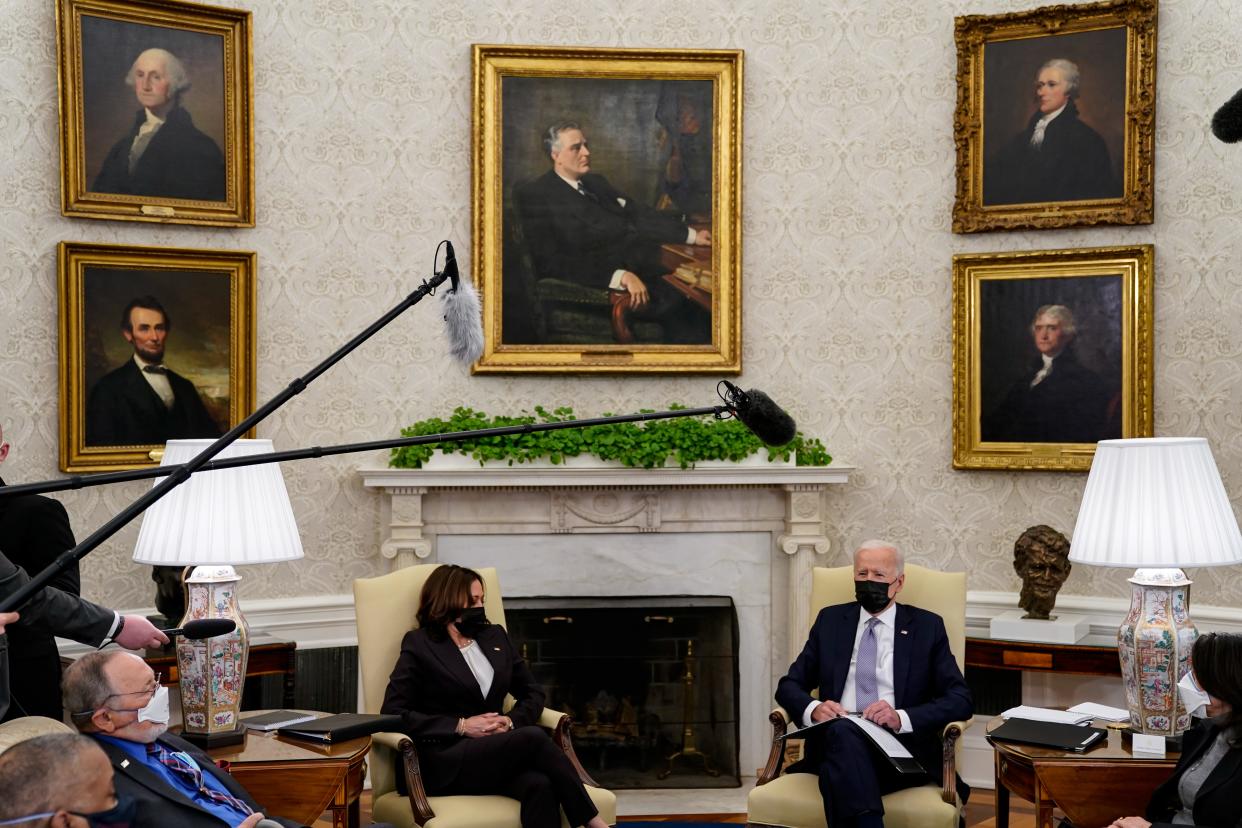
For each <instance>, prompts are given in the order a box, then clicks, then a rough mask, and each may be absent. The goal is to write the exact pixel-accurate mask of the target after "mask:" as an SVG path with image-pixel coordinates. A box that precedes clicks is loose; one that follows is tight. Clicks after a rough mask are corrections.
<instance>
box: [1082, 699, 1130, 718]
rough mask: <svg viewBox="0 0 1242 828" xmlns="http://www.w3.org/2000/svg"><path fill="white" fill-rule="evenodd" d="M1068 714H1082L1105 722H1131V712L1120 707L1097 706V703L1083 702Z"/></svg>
mask: <svg viewBox="0 0 1242 828" xmlns="http://www.w3.org/2000/svg"><path fill="white" fill-rule="evenodd" d="M1067 712H1069V713H1082V714H1083V715H1089V716H1093V717H1095V718H1097V719H1100V720H1102V721H1105V722H1128V721H1130V711H1129V710H1122V709H1121V708H1120V707H1109V706H1108V705H1106V704H1096V703H1095V702H1083V703H1082V704H1076V705H1074V706H1073V707H1071V708H1070V709H1069V710H1068V711H1067Z"/></svg>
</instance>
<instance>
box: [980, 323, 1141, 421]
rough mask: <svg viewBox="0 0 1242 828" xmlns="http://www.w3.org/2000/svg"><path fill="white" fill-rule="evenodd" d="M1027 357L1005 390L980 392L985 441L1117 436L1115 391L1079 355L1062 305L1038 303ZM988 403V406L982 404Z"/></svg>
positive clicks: (1073, 329)
mask: <svg viewBox="0 0 1242 828" xmlns="http://www.w3.org/2000/svg"><path fill="white" fill-rule="evenodd" d="M1029 331H1030V338H1031V339H1030V342H1031V345H1032V346H1033V347H1032V348H1031V349H1030V350H1029V353H1030V358H1029V361H1027V362H1026V365H1025V367H1024V368H1023V369H1022V370H1021V371H1019V372H1018V373H1017V379H1016V380H1014V381H1013V382H1012V383H1011V384H1010V386H1009V389H1008V391H1007V392H1006V393H1005V395H1004V396H1003V397H1002V398H1001V399H1000V400H999V402H994V401H991V400H989V399H988V398H987V397H986V395H985V397H984V401H983V403H984V413H983V422H982V430H981V437H982V439H983V440H984V441H985V442H1023V443H1094V442H1097V441H1099V440H1107V439H1112V438H1117V437H1120V436H1121V424H1120V413H1119V410H1118V409H1119V407H1120V395H1119V394H1111V393H1110V391H1109V384H1108V383H1106V382H1105V381H1104V379H1103V377H1101V376H1100V375H1099V374H1098V373H1096V372H1095V371H1094V370H1092V369H1091V368H1089V367H1087V366H1086V365H1084V364H1083V363H1082V361H1081V360H1080V359H1079V355H1078V352H1077V349H1076V348H1075V339H1076V337H1077V334H1078V328H1077V325H1076V324H1075V321H1074V313H1073V311H1072V310H1070V308H1068V307H1067V306H1065V305H1044V306H1042V307H1040V308H1039V309H1038V310H1036V311H1035V315H1034V317H1033V318H1032V319H1031V324H1030V329H1029ZM989 403H991V406H992V407H991V409H990V410H989V409H988V405H989Z"/></svg>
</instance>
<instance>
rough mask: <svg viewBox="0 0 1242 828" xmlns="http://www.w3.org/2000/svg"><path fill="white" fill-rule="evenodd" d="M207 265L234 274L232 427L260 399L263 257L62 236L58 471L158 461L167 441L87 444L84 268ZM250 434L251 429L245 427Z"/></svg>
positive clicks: (127, 466)
mask: <svg viewBox="0 0 1242 828" xmlns="http://www.w3.org/2000/svg"><path fill="white" fill-rule="evenodd" d="M91 267H101V268H112V269H120V270H131V271H144V270H145V271H160V270H164V271H172V272H177V273H184V272H186V271H208V272H213V273H224V274H227V275H228V278H229V422H228V427H229V428H232V427H234V426H236V425H237V424H238V423H240V422H241V421H242V420H243V419H245V418H246V416H247V415H249V414H250V412H251V411H253V410H254V406H255V392H256V388H255V377H256V364H257V361H256V354H255V343H256V342H257V335H256V326H255V307H256V305H257V299H258V293H257V279H256V276H257V272H258V256H257V254H256V253H254V252H252V251H247V250H195V249H188V248H172V247H146V246H136V245H119V244H98V243H94V242H61V243H60V244H58V245H57V248H56V269H57V284H58V291H57V293H58V302H59V314H58V319H59V334H60V337H59V339H60V348H59V357H58V363H59V367H58V376H59V380H60V382H59V402H60V408H59V411H60V415H59V423H60V470H61V471H64V472H96V471H119V470H122V469H135V468H144V467H148V466H154V465H159V456H160V455H162V453H163V449H164V447H163V445H160V444H147V445H133V446H129V445H125V446H122V445H106V446H87V445H86V397H87V393H88V391H89V389H87V388H86V387H85V386H86V371H85V363H86V359H85V336H86V311H87V309H86V307H85V280H86V270H87V268H91ZM244 436H246V437H253V436H254V431H253V429H251V431H250V432H248V433H247V434H245V435H244Z"/></svg>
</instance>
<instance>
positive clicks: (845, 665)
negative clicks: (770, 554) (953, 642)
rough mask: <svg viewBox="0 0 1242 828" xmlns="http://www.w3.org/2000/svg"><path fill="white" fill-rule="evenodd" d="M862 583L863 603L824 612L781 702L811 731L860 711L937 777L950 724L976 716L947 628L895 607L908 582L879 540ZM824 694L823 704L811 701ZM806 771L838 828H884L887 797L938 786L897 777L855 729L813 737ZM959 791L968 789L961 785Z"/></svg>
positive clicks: (860, 572) (866, 552)
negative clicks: (814, 777) (818, 724)
mask: <svg viewBox="0 0 1242 828" xmlns="http://www.w3.org/2000/svg"><path fill="white" fill-rule="evenodd" d="M854 584H855V595H856V596H857V599H858V600H857V601H853V602H851V603H848V604H838V605H837V606H833V607H825V608H824V609H823V610H821V611H820V613H819V616H818V617H817V618H816V619H815V624H814V626H813V627H812V628H811V635H810V638H809V639H808V640H807V643H806V646H805V647H804V648H803V650H802V653H801V654H800V655H799V656H798V658H797V660H796V661H794V663H793V664H792V665H791V666H790V668H789V674H788V675H786V676H785V677H784V678H782V679H781V680H780V683H779V684H778V685H777V688H776V701H777V703H779V704H780V705H781V706H782V707H784V708H785V709H786V710H787V711H789V714H790V716H792V717H793V718H794V720H795V721H796V722H798V723H799V724H800V725H801V726H803V727H806V726H809V725H811V724H813V723H815V722H821V721H825V720H828V719H836V718H840V717H842V716H845V715H847V714H849V713H851V712H859V713H861V714H862V715H863V717H864V718H866V719H869V720H870V721H872V722H875V723H876V724H878V725H881V726H882V727H885V728H888V729H889V730H891V731H892V732H893V733H895V734H896V736H897V740H898V741H899V742H901V743H902V744H903V745H905V747H906V748H907V749H908V750H909V751H910V753H911V754H912V755H913V756H914V758H915V759H916V760H917V761H918V763H919V764H920V765H922V766H923V769H924V770H925V771H930V772H932V773H934V772H935V771H936V769H938V768H939V767H940V763H941V747H940V733H941V731H942V730H943V729H944V726H945V725H947V724H948V723H949V722H953V721H959V720H962V719H968V718H970V716H971V712H972V709H973V705H972V702H971V698H970V690H969V689H968V688H967V687H966V681H965V679H963V678H962V673H961V671H960V670H959V669H958V667H957V662H956V661H955V660H954V659H953V653H952V652H951V651H950V649H949V639H948V636H947V635H946V634H945V629H944V621H943V620H941V618H940V616H938V615H936V614H935V613H933V612H928V611H926V610H921V609H918V608H916V607H911V606H906V605H904V604H898V603H895V601H894V600H893V599H895V598H896V597H897V593H899V592H901V588H902V586H903V585H904V584H905V574H904V561H903V559H902V556H901V553H900V552H899V551H898V550H897V548H896V547H895V546H893V545H892V544H891V543H886V542H884V541H875V540H872V541H867V542H866V543H864V544H863V545H862V546H860V547H859V548H858V551H857V552H855V553H854ZM816 688H818V690H819V699H814V698H812V697H811V695H810V691H811V690H813V689H816ZM799 764H800V765H802V767H800V768H799V767H794V768H791V770H802V771H804V772H812V773H818V774H819V790H820V793H821V794H822V795H823V798H824V813H825V816H826V818H827V821H828V824H829V825H830V826H832V828H842V826H848V827H849V828H852V827H853V826H859V828H882V826H883V825H884V806H883V804H882V803H881V799H880V798H881V796H883V795H884V794H886V793H891V792H893V791H897V790H900V789H902V788H909V787H913V786H915V785H923V784H926V783H927V782H928V781H929V777H928V775H927V774H926V773H898V772H897V771H896V769H894V768H893V767H892V766H891V765H890V764H889V763H888V762H887V761H885V760H884V758H883V757H882V756H880V755H879V754H878V753H877V749H876V748H875V747H873V746H872V745H871V742H870V740H869V739H868V737H867V736H865V735H863V732H862V730H861V729H860V728H859V727H857V726H856V725H854V724H852V723H850V722H846V721H842V722H836V723H834V724H829V725H826V726H824V727H822V728H819V729H818V730H816V731H813V732H812V733H811V734H809V735H808V738H807V740H806V746H805V754H804V758H803V760H802V762H801V763H799ZM958 786H959V788H964V786H963V784H962V782H961V780H960V779H959V780H958ZM966 793H967V791H966V790H963V791H962V794H963V798H965V794H966Z"/></svg>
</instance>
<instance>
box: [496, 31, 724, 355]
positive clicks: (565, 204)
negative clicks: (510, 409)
mask: <svg viewBox="0 0 1242 828" xmlns="http://www.w3.org/2000/svg"><path fill="white" fill-rule="evenodd" d="M473 126H474V144H473V150H474V167H473V181H472V191H473V239H474V278H475V283H476V284H477V285H478V286H479V289H480V293H481V294H482V300H483V319H484V334H485V339H486V346H485V349H484V353H483V356H482V358H481V359H480V360H479V361H478V363H476V365H475V368H474V370H475V371H476V372H479V373H517V372H544V373H581V372H594V373H627V372H628V373H633V372H663V373H680V372H703V373H737V372H739V371H740V370H741V367H742V356H741V344H742V337H741V321H742V303H741V265H742V248H741V241H742V231H741V195H742V182H741V177H742V52H741V51H736V50H716V51H705V50H694V51H681V50H676V51H674V50H656V49H602V48H548V47H525V46H486V45H476V46H475V47H474V124H473Z"/></svg>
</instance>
